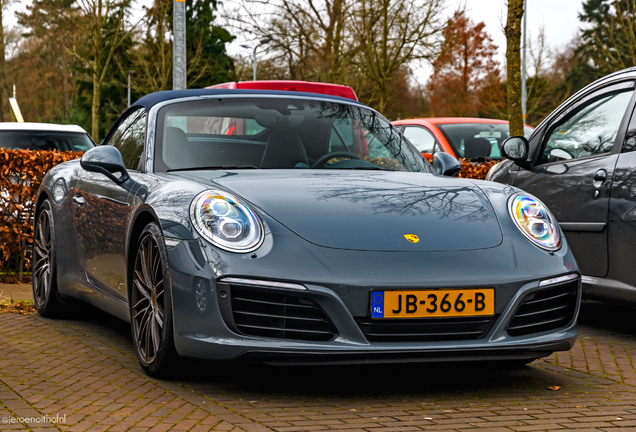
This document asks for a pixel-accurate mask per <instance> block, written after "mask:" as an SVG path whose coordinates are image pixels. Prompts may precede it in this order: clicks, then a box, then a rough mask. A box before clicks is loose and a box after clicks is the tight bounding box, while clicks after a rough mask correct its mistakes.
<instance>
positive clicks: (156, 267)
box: [33, 89, 581, 376]
mask: <svg viewBox="0 0 636 432" xmlns="http://www.w3.org/2000/svg"><path fill="white" fill-rule="evenodd" d="M457 172H458V163H457V161H456V160H455V159H454V158H452V157H451V156H449V155H445V154H441V153H440V154H436V155H435V158H434V161H433V165H431V164H429V163H428V162H427V161H425V160H424V159H423V158H422V156H421V154H420V153H419V152H418V151H417V149H416V148H415V147H413V146H412V145H411V144H410V143H409V142H408V141H407V140H406V139H405V138H404V137H403V136H402V135H401V134H400V133H399V131H398V130H397V129H395V128H394V127H393V126H392V125H391V123H390V122H389V121H388V120H386V119H385V118H384V117H382V116H381V115H380V114H378V113H377V112H376V111H374V110H372V109H370V108H368V107H367V106H365V105H363V104H361V103H358V102H355V101H352V100H349V99H344V98H340V97H334V96H328V95H319V94H312V93H300V92H290V91H256V90H232V89H215V90H205V89H204V90H184V91H168V92H160V93H154V94H150V95H148V96H146V97H143V98H142V99H140V100H139V101H137V102H136V103H135V104H134V105H133V106H131V107H130V109H128V110H127V111H126V112H125V113H124V114H123V115H122V116H121V117H120V118H119V120H118V121H117V123H116V124H115V125H114V127H113V128H112V130H111V131H110V133H109V134H108V136H107V137H106V139H105V140H104V142H103V143H102V144H101V145H99V146H97V147H95V148H94V149H91V150H89V151H87V152H86V153H85V154H84V155H83V157H82V158H81V159H80V160H78V161H72V162H66V163H63V164H60V165H57V166H56V167H55V168H53V169H52V170H51V171H50V172H49V173H48V174H47V175H46V178H45V179H44V181H43V183H42V186H41V189H40V191H39V194H38V197H37V202H36V213H35V214H36V217H35V226H34V228H35V238H34V247H33V261H34V265H33V293H34V297H35V304H36V308H37V309H38V311H39V312H40V313H41V314H42V315H45V316H51V315H57V316H60V315H61V316H63V314H68V313H72V310H73V308H77V307H81V303H77V302H70V301H69V298H78V299H81V300H84V301H85V302H88V303H91V304H93V305H95V306H97V307H99V308H101V309H103V310H105V311H107V312H109V313H111V314H113V315H115V316H117V317H119V318H121V319H123V320H126V321H128V322H130V324H131V328H132V335H133V343H134V346H135V350H136V352H137V356H138V358H139V362H140V363H141V365H142V367H143V368H144V369H145V371H146V372H147V373H148V374H150V375H154V376H165V375H167V374H169V373H170V372H171V371H172V370H174V365H175V363H176V362H178V361H179V359H180V358H182V357H189V358H200V359H210V360H219V361H220V360H232V361H239V360H240V361H260V362H266V363H272V364H283V363H287V364H289V363H295V364H298V363H305V364H312V363H320V364H328V363H330V362H331V363H343V362H349V363H372V362H405V361H409V362H424V361H437V362H439V361H451V360H452V361H456V360H491V359H492V360H507V361H513V362H517V363H523V362H528V361H531V360H533V359H536V358H539V357H543V356H546V355H549V354H550V353H552V352H554V351H558V350H568V349H569V348H570V347H571V346H572V344H573V343H574V340H575V339H576V336H577V331H576V327H575V325H576V318H577V314H578V309H579V301H580V292H581V289H580V286H581V278H580V272H579V269H578V267H577V264H576V261H575V260H574V258H573V256H572V254H571V252H570V250H569V248H568V245H567V242H566V240H565V239H564V237H563V235H562V232H561V230H560V228H559V226H558V225H557V223H556V222H555V220H554V218H553V216H552V215H551V214H550V212H549V211H548V209H547V208H546V207H545V206H544V205H543V204H542V203H541V202H540V201H539V200H537V199H536V198H534V197H533V196H531V195H529V194H527V193H524V192H522V191H520V190H519V189H516V188H514V187H510V186H505V185H500V184H494V183H487V182H483V181H474V180H468V179H461V178H453V175H455V174H457Z"/></svg>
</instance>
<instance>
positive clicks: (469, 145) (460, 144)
mask: <svg viewBox="0 0 636 432" xmlns="http://www.w3.org/2000/svg"><path fill="white" fill-rule="evenodd" d="M436 126H437V127H438V128H439V130H440V131H442V134H443V135H444V138H446V141H448V143H449V144H450V145H451V147H452V148H453V152H455V154H456V155H457V156H458V157H460V158H466V159H479V158H481V159H501V158H502V156H501V144H502V143H503V142H504V140H505V139H506V138H508V137H509V136H510V132H509V129H508V124H507V123H447V124H437V125H436ZM533 130H534V129H533V128H531V127H530V126H524V128H523V131H524V135H525V136H526V138H528V137H529V136H530V135H531V134H532V131H533Z"/></svg>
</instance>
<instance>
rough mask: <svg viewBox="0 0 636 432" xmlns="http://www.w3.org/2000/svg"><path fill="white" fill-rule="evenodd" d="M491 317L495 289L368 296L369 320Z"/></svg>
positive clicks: (378, 292) (374, 294) (428, 291)
mask: <svg viewBox="0 0 636 432" xmlns="http://www.w3.org/2000/svg"><path fill="white" fill-rule="evenodd" d="M494 314H495V290H494V288H476V289H446V290H444V289H438V290H411V291H400V290H397V291H373V292H372V293H371V318H428V317H458V316H459V317H461V316H480V315H494Z"/></svg>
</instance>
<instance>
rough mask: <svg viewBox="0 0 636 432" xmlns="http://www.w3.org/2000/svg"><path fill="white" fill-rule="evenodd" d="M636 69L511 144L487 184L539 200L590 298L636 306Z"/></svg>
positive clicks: (591, 89) (589, 91) (598, 86)
mask: <svg viewBox="0 0 636 432" xmlns="http://www.w3.org/2000/svg"><path fill="white" fill-rule="evenodd" d="M635 83H636V69H634V68H632V69H626V70H623V71H620V72H617V73H615V74H612V75H609V76H606V77H605V78H602V79H600V80H598V81H596V82H594V83H592V84H590V85H589V86H587V87H585V88H584V89H583V90H581V91H579V92H578V93H576V94H575V95H574V96H572V97H571V98H570V99H568V100H567V101H566V102H564V103H563V104H562V105H561V106H559V107H558V108H557V109H556V110H555V111H554V112H553V113H552V114H551V115H550V116H549V117H548V118H547V119H546V120H545V121H543V122H542V123H541V124H540V125H539V126H538V127H537V128H536V129H535V131H534V133H533V134H532V136H531V137H530V139H529V142H528V141H527V140H525V139H521V138H518V137H516V138H510V141H509V142H506V143H505V144H504V151H506V148H507V149H508V155H507V156H508V157H509V158H510V159H515V160H514V161H513V160H507V161H505V162H502V163H500V164H498V165H496V166H495V167H493V169H492V170H491V171H490V172H489V174H488V177H487V179H489V180H492V181H496V182H500V183H506V184H509V185H514V186H515V187H518V188H520V189H523V190H525V191H527V192H529V193H531V194H533V195H535V196H537V197H538V198H539V199H541V201H542V202H543V203H545V204H546V205H547V206H548V208H549V209H550V210H551V211H552V212H553V214H554V215H555V217H556V219H557V220H558V221H559V224H560V225H561V228H562V229H563V231H565V234H566V237H567V239H568V243H569V245H570V247H571V249H572V252H573V253H574V256H575V257H576V260H577V262H578V264H579V266H580V268H581V272H582V274H583V275H584V276H583V296H584V298H585V297H586V298H590V299H596V300H603V301H609V302H617V303H622V304H631V305H634V304H636V272H633V271H632V268H631V266H632V264H633V261H632V258H633V255H634V252H636V152H635V151H634V150H636V115H635V114H634V105H635V104H636V96H635V92H634V85H635ZM511 153H513V154H511Z"/></svg>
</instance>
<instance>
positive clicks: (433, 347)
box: [169, 242, 581, 364]
mask: <svg viewBox="0 0 636 432" xmlns="http://www.w3.org/2000/svg"><path fill="white" fill-rule="evenodd" d="M197 244H198V243H197V242H181V243H180V244H179V245H178V246H177V247H175V248H173V249H170V250H169V259H170V267H171V276H172V293H173V310H174V317H175V318H174V329H175V344H176V347H177V351H178V353H179V354H180V355H182V356H186V357H192V358H200V359H209V360H246V361H251V360H258V361H264V362H268V363H285V364H312V363H315V364H327V363H333V364H339V363H384V362H423V361H438V362H443V361H462V360H465V361H475V360H493V359H500V360H513V359H519V360H529V359H535V358H540V357H544V356H547V355H549V354H550V353H552V352H554V351H562V350H568V349H570V348H571V347H572V345H573V344H574V342H575V340H576V337H577V335H578V333H577V330H576V318H577V316H578V309H579V304H580V296H581V282H580V277H578V278H577V279H576V280H575V282H576V293H575V295H576V302H575V306H574V308H575V310H574V311H573V313H572V319H571V320H570V321H569V322H568V323H567V324H566V325H563V326H561V327H559V328H558V329H551V330H549V331H542V332H536V333H532V334H527V335H523V336H511V335H510V334H508V332H507V327H508V325H509V323H510V322H511V320H512V319H513V317H514V315H515V313H516V311H517V310H518V309H519V307H520V306H521V305H522V303H523V301H524V299H525V298H527V296H528V295H530V294H533V293H538V292H542V291H543V290H546V289H549V288H551V285H548V286H540V282H541V281H544V280H547V279H550V278H553V277H558V276H563V275H564V274H573V272H572V266H571V263H573V262H574V261H573V259H572V258H571V254H570V253H569V252H566V251H564V252H563V253H562V254H561V256H551V257H550V260H551V261H550V262H552V263H555V262H556V264H555V265H554V266H552V268H550V267H547V268H546V270H547V273H546V272H543V276H540V277H536V276H535V277H534V278H526V280H522V281H514V279H515V278H514V276H510V277H509V278H502V277H501V276H497V277H494V276H493V274H492V273H490V274H482V275H477V273H476V271H474V270H472V269H467V271H472V273H473V274H475V275H476V276H475V277H473V278H471V281H470V282H466V280H465V279H466V278H464V281H463V283H461V284H460V283H459V282H458V279H457V277H456V276H454V277H455V278H454V279H453V277H449V276H447V277H446V279H447V281H445V283H444V284H442V283H440V280H441V279H443V277H442V275H443V274H444V273H445V272H446V275H449V274H450V273H448V272H449V269H448V268H443V267H442V268H438V269H437V271H438V272H441V274H440V275H437V272H433V271H431V270H428V271H427V272H428V274H429V275H430V276H432V277H431V278H430V279H431V280H432V282H428V283H427V284H426V285H424V284H422V285H414V284H412V283H409V285H408V286H406V285H402V286H397V288H404V289H407V288H408V289H427V288H433V287H437V288H446V287H455V288H462V287H480V286H482V287H483V286H490V287H495V290H496V305H495V313H496V315H495V319H494V320H493V323H492V325H490V327H489V328H488V330H487V332H486V333H485V334H484V335H483V337H480V338H479V339H475V340H436V341H426V342H409V341H406V342H377V341H376V342H372V341H369V339H368V338H367V337H365V334H364V333H363V331H362V330H361V328H360V325H359V322H357V321H356V319H358V320H359V319H360V318H361V317H365V316H367V317H368V315H369V313H370V295H371V292H372V291H373V290H377V289H378V288H379V287H378V286H377V285H376V286H373V285H370V284H365V285H355V284H354V283H352V280H351V279H348V280H344V279H345V277H344V276H340V275H338V272H336V271H334V272H333V273H334V277H335V278H337V279H340V280H343V282H346V283H343V284H337V283H333V282H332V281H327V282H325V283H321V284H317V283H315V282H312V283H309V282H303V281H302V280H298V278H295V279H294V282H295V283H298V284H302V285H303V286H304V287H306V288H307V289H306V291H303V292H302V293H300V292H298V291H295V290H293V289H289V288H284V287H282V288H272V287H266V286H263V287H258V288H257V289H259V290H262V291H263V292H270V293H271V292H275V293H289V294H292V293H293V295H299V296H301V297H303V298H305V299H307V300H310V301H312V302H313V303H315V304H316V305H318V307H319V308H320V310H322V311H323V313H324V314H325V316H326V317H328V319H329V321H330V323H331V324H332V325H333V327H334V328H335V336H334V338H332V339H330V340H325V341H307V340H295V339H284V338H272V337H260V336H254V335H251V336H250V335H246V334H241V333H240V332H238V331H236V328H235V326H233V325H232V324H231V322H229V321H231V320H230V319H228V315H227V310H225V311H224V310H223V307H222V305H223V300H222V299H221V297H220V296H221V294H222V292H223V291H222V288H223V285H222V284H219V281H221V280H223V279H224V278H227V277H231V276H234V277H239V276H237V275H236V272H232V271H231V270H232V268H231V267H232V266H231V265H230V264H231V263H228V262H225V261H223V262H222V260H221V257H220V255H212V257H211V258H214V259H209V258H210V257H209V256H208V257H207V258H208V259H204V255H205V253H206V251H205V250H203V251H200V250H199V249H197V248H196V246H197ZM193 246H194V247H193ZM208 251H213V250H212V249H208ZM215 253H216V252H215ZM330 253H332V254H333V253H334V252H333V251H331V252H330ZM476 253H477V252H470V253H464V255H465V256H464V257H462V258H464V259H466V258H470V257H471V256H473V255H474V254H476ZM493 253H495V252H494V251H492V250H491V251H479V254H480V255H479V256H482V259H484V257H483V256H484V255H486V257H485V259H486V260H487V259H488V257H487V255H488V254H493ZM498 253H501V251H499V252H498ZM351 255H355V254H353V253H352V252H347V256H349V257H351ZM405 256H406V255H405ZM474 256H477V255H474ZM197 257H198V259H197ZM365 258H367V259H368V258H369V257H368V256H366V257H365ZM420 258H421V257H420ZM429 258H430V256H429ZM449 258H453V257H448V256H445V257H444V260H443V261H440V263H442V262H453V259H449ZM454 258H457V257H454ZM242 259H243V262H247V263H253V262H254V261H255V260H247V259H246V258H242ZM335 260H336V261H339V260H338V257H335ZM569 260H571V263H570V261H569ZM313 261H314V262H319V263H321V262H322V263H324V260H320V261H319V260H316V259H315V257H314V260H313ZM371 261H373V260H371ZM303 262H307V261H305V260H303ZM466 262H468V261H466ZM564 262H565V263H570V265H564V264H563V263H564ZM209 263H214V264H215V265H217V269H218V268H220V269H222V270H224V271H225V272H224V273H225V274H224V275H221V276H220V277H216V278H215V277H214V276H213V275H211V274H210V273H208V271H209V267H208V266H209ZM239 264H243V263H239ZM403 265H406V266H408V265H410V263H408V262H407V263H403ZM378 266H380V267H381V265H380V264H379V265H378ZM378 266H376V267H378ZM240 267H243V268H245V267H246V266H244V265H241V266H240ZM332 268H335V266H333V265H332ZM206 270H207V271H206ZM375 270H376V271H377V270H382V269H381V268H380V269H377V268H376V269H375ZM367 271H370V270H367ZM456 273H457V272H455V275H456ZM535 273H536V272H535ZM574 273H576V274H577V275H578V272H576V269H575V272H574ZM362 274H366V273H364V272H363V273H362ZM398 274H399V273H398ZM309 276H311V275H309ZM246 277H252V278H256V277H255V276H254V272H251V274H250V275H249V276H246ZM264 279H268V280H272V277H271V275H269V274H268V275H267V276H266V278H264ZM307 279H309V280H311V279H314V280H315V278H313V277H311V278H310V277H308V278H307ZM460 279H461V278H460ZM493 279H497V281H498V282H499V283H488V282H485V281H487V280H491V281H492V280H493ZM528 279H530V280H528ZM279 280H280V279H279ZM570 282H572V281H570ZM396 285H397V284H393V285H391V286H392V287H394V288H395V287H396ZM423 285H424V286H423ZM380 286H381V287H382V286H385V287H386V286H389V285H388V284H387V282H386V281H383V282H381V285H380ZM230 313H231V311H230ZM224 314H225V317H224ZM442 319H444V318H442Z"/></svg>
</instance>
